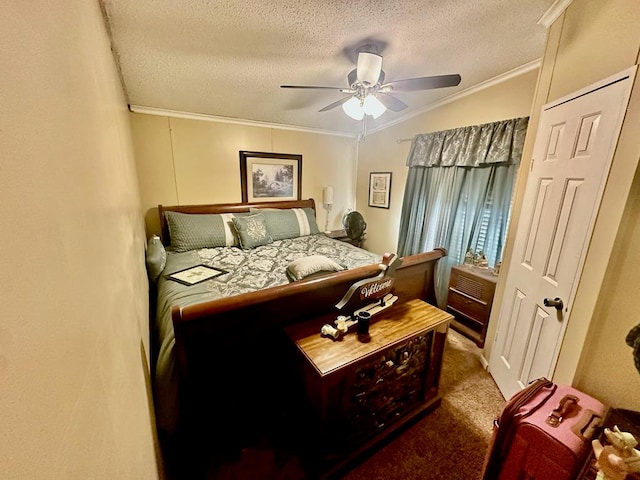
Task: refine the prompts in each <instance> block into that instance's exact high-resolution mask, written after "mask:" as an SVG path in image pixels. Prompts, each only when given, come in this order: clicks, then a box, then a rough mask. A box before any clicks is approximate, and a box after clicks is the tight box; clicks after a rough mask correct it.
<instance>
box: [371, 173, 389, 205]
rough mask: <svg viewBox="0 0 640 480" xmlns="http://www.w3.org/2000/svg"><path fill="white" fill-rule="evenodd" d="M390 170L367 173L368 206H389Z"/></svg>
mask: <svg viewBox="0 0 640 480" xmlns="http://www.w3.org/2000/svg"><path fill="white" fill-rule="evenodd" d="M390 196H391V172H371V173H369V206H370V207H377V208H389V198H390Z"/></svg>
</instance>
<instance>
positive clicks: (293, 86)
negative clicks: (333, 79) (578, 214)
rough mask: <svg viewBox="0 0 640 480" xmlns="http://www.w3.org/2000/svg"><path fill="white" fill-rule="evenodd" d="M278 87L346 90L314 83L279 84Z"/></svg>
mask: <svg viewBox="0 0 640 480" xmlns="http://www.w3.org/2000/svg"><path fill="white" fill-rule="evenodd" d="M280 88H306V89H316V90H348V89H345V88H342V87H318V86H314V85H280Z"/></svg>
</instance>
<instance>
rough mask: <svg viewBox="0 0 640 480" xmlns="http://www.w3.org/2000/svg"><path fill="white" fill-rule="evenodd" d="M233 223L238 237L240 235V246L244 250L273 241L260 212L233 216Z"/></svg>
mask: <svg viewBox="0 0 640 480" xmlns="http://www.w3.org/2000/svg"><path fill="white" fill-rule="evenodd" d="M233 225H234V226H235V227H236V230H237V232H238V237H240V246H241V247H242V248H243V249H245V250H248V249H250V248H256V247H259V246H260V245H267V244H269V243H271V242H273V238H271V235H269V231H268V230H267V225H266V223H265V219H264V216H263V215H262V214H261V213H257V214H255V215H247V216H244V217H233Z"/></svg>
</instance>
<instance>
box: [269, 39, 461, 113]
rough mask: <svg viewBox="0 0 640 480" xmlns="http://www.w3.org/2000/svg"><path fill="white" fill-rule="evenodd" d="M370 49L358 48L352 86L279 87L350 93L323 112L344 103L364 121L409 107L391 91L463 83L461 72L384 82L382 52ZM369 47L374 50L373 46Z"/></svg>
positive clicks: (345, 110)
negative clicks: (367, 116)
mask: <svg viewBox="0 0 640 480" xmlns="http://www.w3.org/2000/svg"><path fill="white" fill-rule="evenodd" d="M367 48H368V47H363V48H362V49H360V50H359V51H358V62H357V66H356V68H355V69H353V70H352V71H350V72H349V74H348V75H347V80H348V82H349V86H348V87H346V88H344V87H320V86H312V85H280V87H281V88H302V89H318V90H338V91H340V92H341V93H345V94H347V96H346V97H344V98H342V99H340V100H338V101H336V102H333V103H330V104H329V105H327V106H326V107H324V108H323V109H321V110H320V112H326V111H327V110H331V109H333V108H336V107H338V106H340V105H342V109H343V110H344V112H345V113H346V114H347V115H349V116H350V117H351V118H353V119H354V120H362V119H363V118H364V116H365V115H370V116H372V117H373V118H378V117H379V116H380V115H382V114H383V113H384V112H385V111H386V110H387V109H389V110H391V111H393V112H399V111H401V110H404V109H405V108H407V104H406V103H404V102H403V101H402V100H400V99H399V98H397V97H394V96H393V95H392V94H391V93H392V92H414V91H418V90H430V89H433V88H444V87H455V86H456V85H459V84H460V80H461V77H460V75H458V74H453V75H436V76H431V77H418V78H408V79H404V80H396V81H393V82H388V83H384V79H385V73H384V70H382V55H378V54H377V53H375V52H374V51H367ZM370 49H371V50H375V49H374V48H370Z"/></svg>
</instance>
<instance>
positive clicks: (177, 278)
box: [167, 264, 229, 287]
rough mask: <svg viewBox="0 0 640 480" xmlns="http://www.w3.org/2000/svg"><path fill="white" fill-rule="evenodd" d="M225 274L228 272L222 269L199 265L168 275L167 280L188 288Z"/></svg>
mask: <svg viewBox="0 0 640 480" xmlns="http://www.w3.org/2000/svg"><path fill="white" fill-rule="evenodd" d="M225 273H229V272H228V271H227V270H223V269H222V268H214V267H210V266H209V265H204V264H200V265H196V266H194V267H189V268H185V269H183V270H179V271H177V272H173V273H169V274H168V275H167V278H168V279H170V280H173V281H174V282H178V283H181V284H182V285H186V286H188V287H190V286H191V285H195V284H197V283H200V282H204V281H206V280H211V279H212V278H215V277H218V276H220V275H224V274H225Z"/></svg>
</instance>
